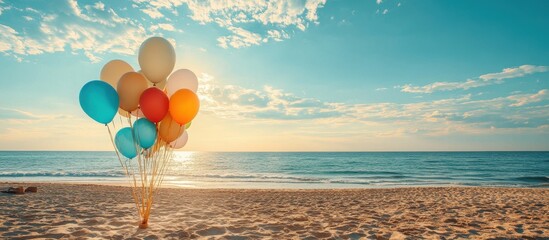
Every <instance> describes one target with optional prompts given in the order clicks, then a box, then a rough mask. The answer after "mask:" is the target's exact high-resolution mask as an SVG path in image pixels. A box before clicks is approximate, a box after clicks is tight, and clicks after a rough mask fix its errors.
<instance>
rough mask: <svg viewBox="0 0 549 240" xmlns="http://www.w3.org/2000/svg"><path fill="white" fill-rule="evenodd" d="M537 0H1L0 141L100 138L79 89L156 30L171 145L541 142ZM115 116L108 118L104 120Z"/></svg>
mask: <svg viewBox="0 0 549 240" xmlns="http://www.w3.org/2000/svg"><path fill="white" fill-rule="evenodd" d="M547 12H549V3H548V2H547V1H545V0H538V1H535V0H534V1H518V0H516V1H505V2H502V1H496V0H486V1H473V0H463V1H439V0H422V1H409V0H368V1H366V0H365V1H344V0H281V1H262V0H253V1H228V0H221V1H214V0H210V1H208V0H204V1H199V0H151V1H146V0H133V1H129V0H128V1H106V0H105V1H84V0H59V1H46V0H42V1H30V0H21V1H19V0H18V1H15V0H13V1H12V0H0V32H1V34H0V69H1V75H2V77H0V84H1V87H0V149H3V150H112V145H111V142H110V140H109V135H108V133H107V130H106V129H105V126H103V125H101V124H98V123H96V122H94V121H93V120H91V119H90V118H88V117H87V116H86V115H85V113H84V112H83V111H82V110H81V108H80V106H79V103H78V94H79V91H80V88H81V87H82V86H83V85H84V84H85V83H86V82H88V81H90V80H94V79H98V78H99V73H100V71H101V68H102V67H103V65H104V64H105V63H107V62H108V61H110V60H113V59H122V60H124V61H126V62H128V63H130V64H131V65H132V66H133V67H134V69H136V70H137V69H139V64H138V62H137V52H138V49H139V46H140V44H141V43H142V42H143V41H144V40H145V39H147V38H148V37H152V36H162V37H164V38H166V39H168V40H169V41H170V42H171V43H172V44H174V46H175V50H176V57H177V62H176V66H175V69H174V70H176V69H182V68H186V69H190V70H192V71H193V72H195V73H196V75H197V76H198V78H199V83H200V85H199V90H198V94H199V97H200V99H201V109H200V112H199V114H198V116H197V117H196V119H195V120H194V121H193V123H192V126H191V128H190V129H189V130H188V133H189V142H188V144H187V146H185V148H184V149H183V150H185V151H490V150H549V144H548V143H549V92H548V89H549V82H548V80H549V79H548V77H549V44H548V43H549V27H547V26H549V15H548V14H547ZM117 119H119V118H118V117H117V118H115V121H116V120H117Z"/></svg>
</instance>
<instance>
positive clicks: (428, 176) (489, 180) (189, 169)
mask: <svg viewBox="0 0 549 240" xmlns="http://www.w3.org/2000/svg"><path fill="white" fill-rule="evenodd" d="M6 181H9V182H16V181H21V182H23V181H27V182H95V183H124V182H125V181H126V177H125V176H124V174H123V172H122V169H121V167H120V164H119V162H118V159H117V158H116V155H115V153H114V152H62V151H59V152H57V151H1V152H0V182H6ZM164 183H165V185H169V186H179V187H192V188H380V187H381V188H383V187H407V186H456V185H461V186H506V187H545V188H546V187H549V152H261V153H258V152H175V153H174V158H173V161H172V162H171V165H170V166H169V169H168V172H167V176H166V178H165V182H164Z"/></svg>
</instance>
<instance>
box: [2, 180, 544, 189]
mask: <svg viewBox="0 0 549 240" xmlns="http://www.w3.org/2000/svg"><path fill="white" fill-rule="evenodd" d="M5 184H24V185H28V186H30V185H32V184H39V185H44V184H66V185H92V186H115V187H127V188H129V187H130V185H129V183H127V182H126V180H124V181H38V180H37V181H5V180H0V185H5ZM241 185H244V184H241ZM301 185H303V184H301ZM160 188H162V189H213V190H222V189H227V190H248V189H249V190H361V189H399V188H503V189H548V190H549V185H541V186H537V187H533V186H508V185H501V186H500V185H478V186H473V185H459V184H440V185H386V186H380V185H376V186H371V185H358V184H357V185H356V187H322V188H314V187H310V188H298V187H289V188H284V187H276V188H269V187H199V186H191V185H188V184H187V185H177V184H169V183H168V184H167V183H162V185H161V186H160Z"/></svg>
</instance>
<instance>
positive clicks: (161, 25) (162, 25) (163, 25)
mask: <svg viewBox="0 0 549 240" xmlns="http://www.w3.org/2000/svg"><path fill="white" fill-rule="evenodd" d="M150 29H151V31H153V32H154V31H156V30H159V29H161V30H164V31H169V32H174V31H176V29H175V27H174V26H173V25H171V24H169V23H159V24H156V25H152V26H151V27H150Z"/></svg>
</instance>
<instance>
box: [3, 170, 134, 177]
mask: <svg viewBox="0 0 549 240" xmlns="http://www.w3.org/2000/svg"><path fill="white" fill-rule="evenodd" d="M123 176H124V173H123V172H122V171H91V172H90V171H88V172H82V171H79V172H76V171H70V172H67V171H61V172H45V171H28V172H23V171H18V172H3V173H0V177H123Z"/></svg>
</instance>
